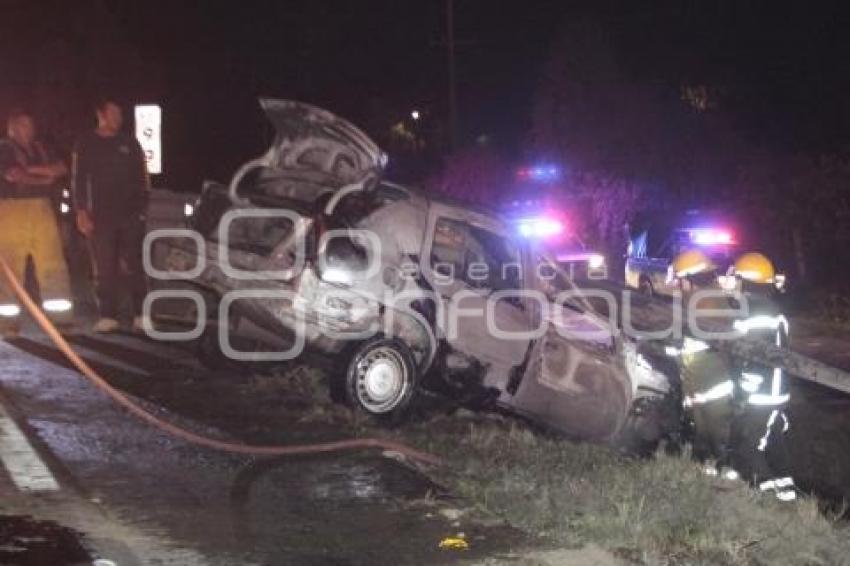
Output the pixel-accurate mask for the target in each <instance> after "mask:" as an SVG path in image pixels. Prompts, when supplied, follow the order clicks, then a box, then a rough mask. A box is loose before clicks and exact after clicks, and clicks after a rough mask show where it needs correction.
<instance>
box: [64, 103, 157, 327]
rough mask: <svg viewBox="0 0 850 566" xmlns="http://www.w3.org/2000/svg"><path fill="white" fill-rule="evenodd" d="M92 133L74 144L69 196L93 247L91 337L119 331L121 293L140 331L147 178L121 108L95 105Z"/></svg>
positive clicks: (137, 144)
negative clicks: (96, 314) (95, 316)
mask: <svg viewBox="0 0 850 566" xmlns="http://www.w3.org/2000/svg"><path fill="white" fill-rule="evenodd" d="M95 111H96V114H97V128H96V129H95V130H94V131H92V132H89V133H86V134H84V135H83V136H81V137H80V139H79V140H78V141H77V144H76V146H75V148H74V155H73V177H72V193H73V200H74V206H75V209H76V211H77V212H76V214H77V227H78V228H79V230H80V232H82V233H83V235H85V236H86V237H87V238H88V239H89V241H90V242H91V244H92V254H93V259H94V264H95V272H96V273H95V278H96V283H97V295H98V302H99V307H100V320H98V322H97V323H96V324H95V326H94V330H95V331H96V332H112V331H114V330H116V329H117V328H118V320H117V317H118V308H119V300H120V298H121V294H120V291H121V290H122V289H124V290H127V291H128V292H129V294H130V296H131V299H132V304H133V309H134V310H133V314H134V319H133V326H134V328H136V329H141V327H142V319H141V312H142V303H143V302H144V298H145V292H146V286H145V276H144V273H143V269H142V241H143V239H144V213H145V210H146V208H147V195H148V188H149V187H148V176H147V169H146V166H145V159H144V154H143V152H142V148H141V146H139V143H138V142H137V141H136V140H135V139H134V138H132V137H130V136H129V135H127V134H125V133H123V132H122V131H121V125H122V123H123V116H122V113H121V107H120V106H118V105H117V104H116V103H115V102H113V101H111V100H108V99H106V100H103V101H101V102H99V103H98V104H97V105H96V107H95Z"/></svg>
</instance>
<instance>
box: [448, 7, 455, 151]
mask: <svg viewBox="0 0 850 566" xmlns="http://www.w3.org/2000/svg"><path fill="white" fill-rule="evenodd" d="M454 19H455V17H454V0H446V49H447V54H448V70H449V150H451V151H454V149H455V148H456V147H457V87H456V85H455V22H454Z"/></svg>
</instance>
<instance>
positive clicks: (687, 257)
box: [673, 250, 717, 277]
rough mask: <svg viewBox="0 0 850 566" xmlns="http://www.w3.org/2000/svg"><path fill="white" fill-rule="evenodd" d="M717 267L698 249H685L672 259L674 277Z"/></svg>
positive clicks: (694, 273) (695, 273)
mask: <svg viewBox="0 0 850 566" xmlns="http://www.w3.org/2000/svg"><path fill="white" fill-rule="evenodd" d="M715 269H717V266H716V265H714V262H712V261H711V260H710V259H709V258H708V256H707V255H705V254H704V253H702V252H701V251H699V250H687V251H684V252H682V253H680V254H679V255H677V256H676V258H675V259H674V260H673V275H675V276H676V277H688V276H689V275H697V274H699V273H706V272H708V271H713V270H715Z"/></svg>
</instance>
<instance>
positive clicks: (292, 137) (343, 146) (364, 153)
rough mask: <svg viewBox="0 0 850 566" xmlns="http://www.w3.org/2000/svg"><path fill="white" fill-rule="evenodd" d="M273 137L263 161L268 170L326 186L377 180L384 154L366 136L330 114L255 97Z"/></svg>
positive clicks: (309, 106) (331, 186)
mask: <svg viewBox="0 0 850 566" xmlns="http://www.w3.org/2000/svg"><path fill="white" fill-rule="evenodd" d="M260 106H261V107H262V108H263V111H264V112H265V113H266V116H268V118H269V121H271V123H272V124H273V125H274V128H275V131H276V135H275V139H274V142H273V143H272V146H271V147H270V148H269V150H268V152H267V154H266V156H265V159H266V165H267V166H268V167H271V168H274V169H277V170H280V171H282V172H287V173H290V174H296V175H298V174H303V175H304V176H306V177H309V178H311V179H312V180H314V181H318V182H322V183H323V184H325V185H326V186H327V187H328V188H339V187H342V186H345V185H350V184H352V183H358V182H360V181H362V180H363V179H365V178H367V177H369V176H380V174H381V173H382V172H383V169H384V167H385V166H386V163H387V156H386V154H385V153H384V152H383V151H381V148H379V147H378V145H377V144H375V142H373V141H372V140H371V139H370V138H369V136H367V135H366V134H365V133H363V132H362V131H361V130H360V129H359V128H357V127H356V126H354V125H353V124H351V123H350V122H348V121H346V120H343V119H342V118H339V117H338V116H335V115H334V114H332V113H330V112H328V111H327V110H323V109H321V108H317V107H315V106H311V105H309V104H304V103H301V102H295V101H292V100H277V99H272V98H263V99H260Z"/></svg>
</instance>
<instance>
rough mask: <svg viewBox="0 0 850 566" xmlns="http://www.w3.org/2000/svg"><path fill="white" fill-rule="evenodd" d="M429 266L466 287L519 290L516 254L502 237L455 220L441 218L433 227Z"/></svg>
mask: <svg viewBox="0 0 850 566" xmlns="http://www.w3.org/2000/svg"><path fill="white" fill-rule="evenodd" d="M431 267H432V269H434V271H435V272H437V273H438V274H439V275H442V276H454V277H456V278H457V279H459V280H461V281H463V282H464V283H466V284H467V285H469V286H470V287H474V288H478V289H489V290H506V289H519V288H520V286H521V282H520V280H521V277H522V275H521V272H522V269H521V267H520V262H519V253H518V251H517V249H516V248H515V247H514V246H512V245H511V243H510V242H509V241H508V240H507V239H505V238H504V236H501V235H498V234H495V233H493V232H490V231H488V230H484V229H482V228H479V227H477V226H473V225H471V224H467V223H465V222H461V221H458V220H450V219H447V218H441V219H439V220H438V221H437V224H436V226H435V228H434V243H433V245H432V246H431Z"/></svg>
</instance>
